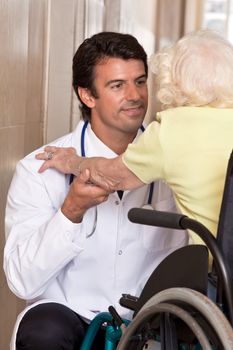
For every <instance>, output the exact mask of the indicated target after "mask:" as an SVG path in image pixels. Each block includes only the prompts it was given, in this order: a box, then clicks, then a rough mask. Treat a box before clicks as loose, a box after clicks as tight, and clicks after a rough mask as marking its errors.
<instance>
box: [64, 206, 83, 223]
mask: <svg viewBox="0 0 233 350" xmlns="http://www.w3.org/2000/svg"><path fill="white" fill-rule="evenodd" d="M61 212H62V214H63V215H64V216H65V217H66V218H67V219H69V220H70V221H71V222H73V223H74V224H80V223H81V222H82V220H83V213H78V212H76V211H75V212H74V211H72V210H69V209H67V208H66V207H64V206H62V207H61Z"/></svg>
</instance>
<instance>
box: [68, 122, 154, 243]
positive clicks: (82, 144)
mask: <svg viewBox="0 0 233 350" xmlns="http://www.w3.org/2000/svg"><path fill="white" fill-rule="evenodd" d="M88 123H89V121H88V120H86V121H85V123H84V124H83V127H82V131H81V144H80V145H81V156H82V157H86V152H85V135H86V130H87V127H88ZM140 129H141V131H142V132H144V131H145V128H144V126H143V125H141V127H140ZM73 180H74V175H73V174H71V175H70V180H69V184H70V185H71V184H72V182H73ZM153 192H154V182H152V183H151V184H150V188H149V194H148V199H147V204H144V205H143V206H142V208H145V209H153V207H152V198H153ZM97 218H98V213H97V205H96V206H95V215H94V224H93V228H92V231H91V233H89V234H88V235H87V236H86V237H87V238H89V237H91V236H92V235H93V233H94V232H95V229H96V225H97Z"/></svg>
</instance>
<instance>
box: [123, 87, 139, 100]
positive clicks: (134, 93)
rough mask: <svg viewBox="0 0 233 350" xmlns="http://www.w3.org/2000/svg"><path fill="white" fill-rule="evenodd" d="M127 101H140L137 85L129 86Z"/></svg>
mask: <svg viewBox="0 0 233 350" xmlns="http://www.w3.org/2000/svg"><path fill="white" fill-rule="evenodd" d="M126 99H127V100H129V101H137V100H139V99H140V93H139V91H138V87H137V86H136V85H135V84H129V85H128V86H127V89H126Z"/></svg>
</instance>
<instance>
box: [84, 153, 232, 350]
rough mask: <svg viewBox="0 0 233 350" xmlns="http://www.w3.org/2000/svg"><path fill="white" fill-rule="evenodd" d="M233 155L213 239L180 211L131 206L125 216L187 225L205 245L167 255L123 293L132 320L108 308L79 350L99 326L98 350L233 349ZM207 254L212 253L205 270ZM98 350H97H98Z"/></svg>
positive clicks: (136, 220) (150, 222)
mask: <svg viewBox="0 0 233 350" xmlns="http://www.w3.org/2000/svg"><path fill="white" fill-rule="evenodd" d="M232 213H233V153H232V154H231V156H230V159H229V162H228V169H227V174H226V180H225V187H224V192H223V198H222V205H221V210H220V216H219V224H218V232H217V238H215V237H214V236H213V235H212V234H211V232H210V231H209V230H208V229H207V228H206V227H205V226H204V225H202V224H201V223H199V222H197V221H195V220H193V219H190V218H188V217H187V216H185V215H182V214H175V213H168V212H159V211H154V210H149V209H139V208H133V209H131V210H130V211H129V213H128V217H129V220H130V221H132V222H134V223H139V224H143V225H153V226H159V227H167V228H175V229H182V230H183V229H188V230H192V231H193V232H195V233H196V234H197V235H199V236H200V237H201V239H202V240H203V241H204V243H205V245H188V246H185V247H182V248H180V249H178V250H176V251H174V252H173V253H172V254H170V255H169V256H167V257H166V258H165V259H164V260H163V261H162V262H161V263H160V264H159V266H158V267H157V268H156V269H155V270H154V272H153V273H152V275H151V276H150V277H149V279H148V281H147V283H146V285H145V287H144V289H143V290H142V292H141V295H140V296H139V297H136V296H132V295H128V294H123V295H122V298H121V299H120V304H121V305H122V306H124V307H127V308H128V309H131V310H133V319H132V321H131V322H129V321H128V320H122V319H121V317H120V316H119V315H118V314H117V312H116V310H115V309H114V308H113V307H112V306H110V307H109V312H103V313H100V314H99V315H97V316H96V317H95V318H94V320H93V321H92V322H91V323H90V325H89V328H88V331H87V334H86V336H85V339H84V341H83V343H82V346H81V348H80V349H81V350H89V349H91V346H92V344H93V341H94V338H95V335H96V333H97V332H98V330H99V328H100V327H104V328H105V330H106V341H105V348H104V349H103V350H115V349H117V350H146V349H147V350H157V349H160V350H189V349H193V350H201V349H203V350H233V328H232V327H233V253H232V252H233V215H232ZM209 254H211V256H212V257H213V267H212V271H211V272H210V273H208V261H209ZM100 350H101V349H100Z"/></svg>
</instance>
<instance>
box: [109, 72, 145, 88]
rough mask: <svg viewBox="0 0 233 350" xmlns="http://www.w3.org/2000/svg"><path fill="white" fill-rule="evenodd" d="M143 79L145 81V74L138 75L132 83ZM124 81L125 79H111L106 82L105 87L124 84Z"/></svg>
mask: <svg viewBox="0 0 233 350" xmlns="http://www.w3.org/2000/svg"><path fill="white" fill-rule="evenodd" d="M144 78H145V79H147V75H146V74H142V75H140V76H139V77H137V78H135V79H134V81H136V80H139V79H144ZM125 81H126V79H112V80H109V81H107V83H106V84H105V86H109V85H111V84H114V83H124V82H125Z"/></svg>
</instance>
